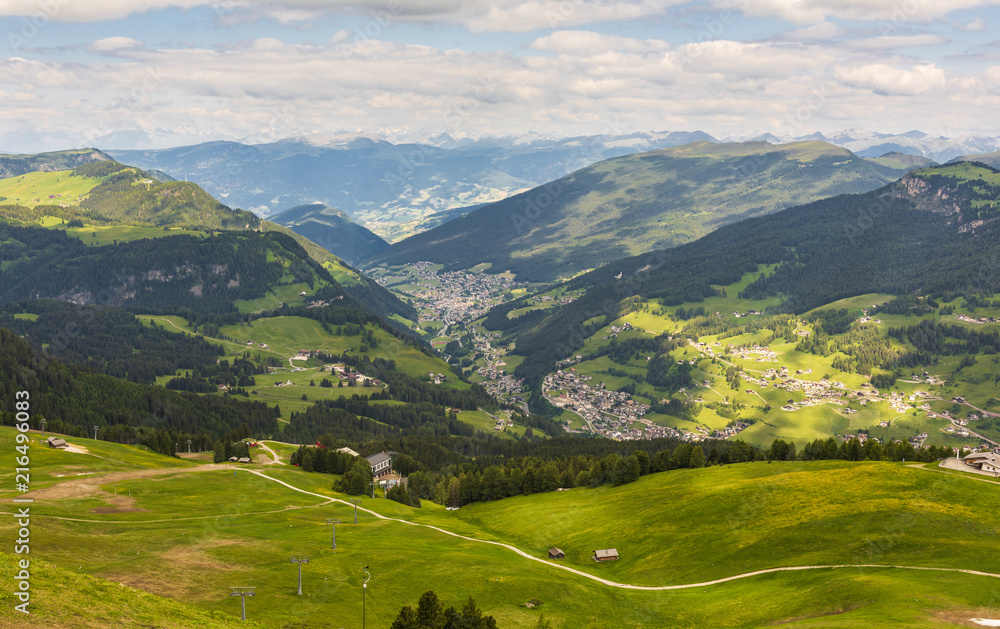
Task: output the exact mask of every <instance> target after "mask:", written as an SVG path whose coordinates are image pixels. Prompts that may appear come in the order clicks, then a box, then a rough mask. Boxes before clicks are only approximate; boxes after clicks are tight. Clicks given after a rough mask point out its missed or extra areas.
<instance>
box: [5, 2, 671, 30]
mask: <svg viewBox="0 0 1000 629" xmlns="http://www.w3.org/2000/svg"><path fill="white" fill-rule="evenodd" d="M689 2H690V0H633V1H630V2H621V1H620V0H473V1H468V0H466V1H463V0H426V1H421V2H410V1H406V0H273V1H268V2H266V3H264V2H261V1H260V0H229V1H227V2H224V3H217V2H213V1H210V0H89V1H87V2H81V1H79V0H49V3H48V4H45V5H43V4H40V3H39V2H38V0H0V16H33V15H36V14H38V13H39V7H40V6H51V7H52V9H51V10H49V9H45V10H44V12H45V13H46V17H47V18H48V19H49V20H53V21H59V22H96V21H101V20H113V19H120V18H124V17H127V16H129V15H132V14H135V13H145V12H149V11H155V10H160V9H166V8H181V9H191V8H194V7H199V6H203V7H214V8H215V9H216V10H217V11H218V13H219V16H220V19H222V20H223V22H224V23H232V22H233V21H234V20H235V21H236V22H238V21H239V15H240V13H241V12H250V13H251V14H261V15H265V16H268V17H271V18H274V19H276V20H278V21H280V22H282V23H298V22H302V21H304V20H309V19H311V18H313V17H315V16H317V15H322V14H323V13H335V14H354V15H366V16H372V17H373V19H381V20H386V19H389V20H400V21H412V22H435V21H440V22H448V23H453V24H459V25H461V26H464V27H466V28H468V29H470V30H471V31H473V32H496V31H506V32H526V31H531V30H535V29H544V28H567V27H574V26H580V25H582V24H589V23H595V22H619V21H625V20H638V19H644V18H648V17H652V16H658V15H663V14H665V12H666V10H667V9H669V8H670V7H672V6H677V5H683V4H688V3H689Z"/></svg>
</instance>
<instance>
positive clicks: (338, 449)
mask: <svg viewBox="0 0 1000 629" xmlns="http://www.w3.org/2000/svg"><path fill="white" fill-rule="evenodd" d="M337 452H343V453H345V454H350V455H351V456H361V455H360V454H358V453H357V452H355V451H354V450H351V449H350V448H337Z"/></svg>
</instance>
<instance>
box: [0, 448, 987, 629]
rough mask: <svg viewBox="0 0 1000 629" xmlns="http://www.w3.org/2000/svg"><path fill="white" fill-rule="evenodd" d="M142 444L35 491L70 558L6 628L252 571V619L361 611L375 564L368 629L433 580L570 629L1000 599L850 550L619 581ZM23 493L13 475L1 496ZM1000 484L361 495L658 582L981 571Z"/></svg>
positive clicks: (867, 615) (693, 473)
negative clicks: (200, 466)
mask: <svg viewBox="0 0 1000 629" xmlns="http://www.w3.org/2000/svg"><path fill="white" fill-rule="evenodd" d="M13 434H14V431H13V430H12V429H10V428H3V429H0V447H3V448H5V449H9V448H10V446H11V445H12V441H13ZM74 441H81V442H84V441H85V440H74ZM270 445H271V446H272V447H275V448H276V449H277V446H280V444H273V443H272V444H270ZM97 448H103V449H101V452H102V453H104V454H109V455H111V458H116V459H118V460H122V461H125V460H130V459H129V457H130V456H132V455H129V454H127V453H126V451H125V450H124V449H123V447H122V446H117V445H114V444H106V445H99V446H98V445H95V450H96V449H97ZM119 450H121V451H119ZM290 450H291V448H290V447H289V446H281V449H280V450H279V451H282V452H285V453H290ZM144 456H149V457H151V459H152V460H154V461H159V460H162V459H168V457H162V456H161V455H152V454H149V455H144ZM58 458H66V459H67V460H71V461H73V463H72V465H83V466H85V467H86V466H91V465H95V464H97V463H98V462H100V460H98V459H95V458H94V457H90V456H88V455H81V454H72V453H66V452H55V451H53V452H52V453H51V455H50V458H42V457H41V456H38V458H37V461H38V463H37V465H38V468H37V471H38V473H39V474H50V473H51V472H53V471H55V470H56V469H59V468H60V466H65V465H66V464H64V463H62V462H60V461H59V460H57V459H58ZM136 463H139V462H138V461H137V462H136ZM136 463H126V464H125V466H126V468H128V469H131V470H134V474H135V475H136V476H134V477H128V476H127V475H126V476H118V477H115V478H112V479H108V480H107V481H99V482H98V483H97V486H96V487H95V486H93V484H91V485H90V486H82V487H81V486H69V485H68V486H67V489H66V490H63V491H62V493H61V494H49V495H50V498H44V495H45V494H44V492H43V493H40V494H39V499H38V500H37V501H36V502H35V503H34V504H33V505H32V513H33V519H32V544H33V546H32V553H33V554H32V559H33V561H45V562H48V563H47V564H46V565H52V566H57V567H58V568H57V569H51V568H46V569H43V570H39V572H38V573H37V574H38V578H37V579H35V580H33V581H32V587H33V599H32V600H33V601H34V602H35V603H36V604H37V606H36V607H35V610H36V611H37V615H36V616H34V617H33V618H32V621H33V622H34V623H47V624H41V625H38V624H31V625H29V624H25V623H24V622H23V621H22V620H21V619H15V618H14V616H13V614H12V612H11V606H10V605H9V604H8V603H9V602H10V601H11V596H10V594H9V593H8V592H9V591H8V590H4V594H3V595H2V596H3V597H5V598H4V599H3V602H4V610H3V612H0V613H2V614H3V615H2V616H0V618H3V619H4V620H3V622H4V626H5V627H6V626H11V627H18V628H20V627H29V626H59V627H71V628H74V627H100V626H108V625H107V624H106V623H107V622H109V621H111V622H114V623H115V624H116V625H118V626H122V627H139V626H177V627H187V626H191V627H194V626H204V627H215V626H228V625H227V624H226V620H225V619H234V618H238V616H239V600H238V599H232V598H230V597H229V586H231V585H252V586H256V588H257V592H256V594H257V595H256V596H255V597H254V598H248V599H247V615H248V617H249V618H250V620H251V621H256V622H259V623H261V626H268V627H284V626H288V625H287V622H288V618H289V617H294V618H295V619H296V621H298V622H302V623H304V625H305V626H324V623H328V626H334V627H340V626H343V627H352V626H359V625H360V624H361V623H360V621H361V605H360V594H361V588H360V585H361V578H362V576H363V574H362V570H361V568H362V566H365V565H367V566H369V572H371V573H372V580H371V582H370V583H369V588H368V591H367V596H366V609H365V613H366V620H367V623H369V624H370V625H371V626H373V627H387V626H388V625H389V624H390V623H391V621H392V619H393V618H394V617H395V614H396V612H397V611H398V610H399V608H400V607H401V606H402V605H404V604H408V605H415V604H416V601H417V599H418V598H419V596H420V594H421V593H422V592H423V591H425V590H427V589H433V590H434V591H435V592H437V594H438V595H439V596H440V597H441V598H442V600H443V601H444V602H445V604H447V605H452V604H453V605H457V606H460V605H461V603H462V602H463V601H465V600H466V599H467V597H468V596H470V595H471V596H473V597H474V598H475V599H476V601H477V602H478V603H479V605H480V607H482V608H483V609H484V611H486V612H487V613H489V614H492V615H493V616H495V617H496V619H497V621H498V625H499V626H500V627H534V626H535V625H536V624H537V622H538V618H539V614H540V612H544V613H545V616H546V618H548V619H549V620H551V621H552V623H553V626H554V627H559V628H564V627H565V628H569V627H585V628H598V627H612V626H613V627H661V626H662V627H667V626H669V627H674V626H683V627H706V626H711V627H763V626H771V625H774V624H778V623H781V624H788V625H789V626H793V627H819V626H822V627H858V628H860V627H870V626H875V625H879V626H907V627H942V626H965V625H964V624H963V623H964V622H966V621H967V619H968V618H973V617H987V618H996V617H1000V579H997V578H991V577H984V576H974V575H968V574H961V573H954V572H926V571H910V570H901V569H884V568H860V567H858V568H846V569H839V570H830V569H825V570H808V571H797V572H777V573H771V574H764V575H760V576H754V577H748V578H742V579H738V580H735V581H730V582H726V583H720V584H717V585H712V586H703V587H696V588H691V589H681V590H660V591H639V590H628V589H621V588H616V587H610V586H607V585H603V584H601V583H598V582H596V581H593V580H590V579H588V578H586V577H584V576H580V575H575V574H572V573H569V572H566V571H563V570H561V569H559V568H558V567H557V566H553V565H548V564H546V563H543V562H540V561H533V560H532V559H529V558H527V557H523V556H520V555H518V554H516V553H514V552H513V551H511V550H509V549H506V548H503V547H500V546H495V545H489V544H483V543H481V542H475V541H470V540H463V539H458V538H456V537H453V536H449V535H447V534H445V533H444V532H442V531H437V530H433V529H429V528H422V527H415V526H412V525H407V524H404V523H400V522H394V521H385V520H377V519H376V518H375V517H374V516H372V515H370V514H369V513H367V512H364V511H361V512H359V518H358V524H357V525H354V523H353V522H354V511H353V507H352V506H350V505H346V504H341V503H329V502H328V501H327V497H331V498H336V497H343V496H338V495H337V494H335V493H334V492H332V491H331V490H330V486H331V484H332V482H333V480H334V477H333V476H330V475H325V474H307V473H304V472H302V471H301V470H299V469H298V468H290V467H288V466H249V468H250V469H256V470H258V471H262V472H264V473H265V474H267V475H268V476H271V477H273V478H276V479H280V480H283V481H285V482H288V483H291V484H292V485H293V486H296V487H300V488H302V489H304V490H307V491H310V492H314V493H317V494H320V495H319V496H313V495H307V494H303V493H297V492H295V491H293V490H291V489H288V488H287V487H284V486H282V485H279V484H277V483H275V482H272V481H269V480H267V479H264V478H260V477H258V476H254V475H252V474H250V473H249V472H247V471H234V470H235V469H236V467H238V466H225V469H222V470H218V471H210V470H211V468H207V469H206V470H199V471H186V470H185V469H184V468H181V467H178V468H165V467H162V465H161V464H160V463H155V464H153V465H146V466H144V467H141V468H140V467H139V466H138V465H137V464H136ZM187 467H190V466H187ZM116 470H117V471H126V472H127V471H128V470H127V469H126V470H121V469H118V468H116ZM149 474H153V475H152V476H149ZM143 475H145V476H143ZM7 486H9V484H5V485H4V487H7ZM73 487H76V489H73ZM46 491H51V490H46ZM129 492H131V497H130V498H127V497H128V495H129ZM115 493H117V497H115ZM12 495H13V494H12V492H11V491H9V490H6V491H2V492H0V498H8V499H9V498H10V497H12ZM998 495H1000V494H997V486H996V485H994V484H989V483H984V482H980V481H977V480H974V479H967V478H964V477H963V476H961V475H957V474H945V473H940V472H936V471H933V470H929V469H923V468H911V467H906V466H903V465H901V464H886V463H876V464H849V463H844V462H820V463H775V464H765V463H755V464H743V465H734V466H727V467H724V468H708V469H702V470H679V471H674V472H666V473H660V474H653V475H650V476H646V477H643V478H641V479H640V480H639V481H638V482H636V483H632V484H629V485H625V486H623V487H618V488H613V487H600V488H596V489H590V488H586V489H574V490H571V491H567V492H556V493H550V494H537V495H533V496H521V497H516V498H509V499H505V500H502V501H499V502H495V503H479V504H475V505H472V506H466V507H463V508H462V509H460V510H458V511H453V512H451V511H445V510H444V509H443V508H442V507H440V506H438V505H434V504H432V503H426V502H425V506H424V508H423V509H413V508H410V507H404V506H403V505H400V504H398V503H394V502H391V501H387V500H384V499H382V498H376V499H374V500H372V499H371V498H362V501H361V505H360V506H361V507H362V508H363V509H374V510H375V511H376V512H379V513H383V514H385V515H387V516H389V517H394V518H402V519H405V520H410V521H413V522H417V523H421V524H427V525H433V526H437V527H440V528H442V529H444V530H446V531H453V532H455V533H458V534H461V535H466V536H468V537H472V538H477V539H483V540H493V541H502V542H504V543H508V544H512V545H514V546H515V547H517V548H519V549H521V550H523V551H524V552H526V553H527V554H528V555H530V556H531V557H535V558H538V559H543V558H544V557H545V553H546V551H547V549H548V548H550V547H552V546H558V547H559V548H561V549H563V550H564V551H565V552H566V559H565V560H562V561H559V562H556V563H557V564H558V565H565V566H568V567H572V568H574V569H577V570H580V571H582V572H584V573H586V574H589V575H594V576H599V577H601V578H604V579H609V580H611V581H614V582H617V583H625V584H639V585H649V586H654V587H659V586H670V585H683V584H691V583H698V582H702V581H708V580H714V579H719V578H723V577H727V576H735V575H739V574H743V573H745V572H749V571H753V570H759V569H769V568H777V567H782V566H786V567H787V566H803V565H840V564H847V565H859V564H879V565H887V564H898V565H907V566H924V567H941V568H966V567H970V565H971V566H972V567H973V568H977V569H985V570H987V571H989V562H983V561H979V560H973V558H976V557H980V558H981V557H989V556H991V555H992V554H995V553H996V551H997V550H998V548H997V545H998V544H1000V542H998V541H997V540H998V539H1000V538H998V536H997V533H998V532H1000V509H998V508H997V507H998V506H1000V505H998V500H1000V499H998V498H997V496H998ZM56 496H58V497H56ZM331 517H335V518H339V519H340V521H341V524H338V525H337V550H336V551H333V550H331V549H330V544H331V533H332V529H331V525H329V524H327V523H326V520H327V519H328V518H331ZM59 518H74V519H59ZM612 547H613V548H617V549H618V551H619V553H620V557H621V558H620V560H619V561H617V562H610V563H605V564H597V563H595V562H594V561H593V560H592V559H591V558H590V556H591V554H592V553H593V551H594V550H595V549H597V548H612ZM291 555H307V556H309V557H310V563H309V564H306V565H304V566H303V590H304V596H303V597H298V596H296V594H295V591H296V574H297V573H296V566H295V565H293V564H289V563H288V557H289V556H291ZM12 571H13V566H12V564H11V562H10V560H9V555H4V556H3V560H2V561H0V572H2V573H3V574H2V575H0V576H2V577H3V578H8V579H9V578H11V574H12ZM92 577H99V578H101V579H107V580H108V581H107V582H102V581H95V580H93V578H92ZM118 583H124V584H125V585H126V586H133V587H137V588H140V589H142V590H145V591H146V592H149V593H151V594H154V595H157V596H160V597H166V599H168V600H158V599H156V598H151V597H148V596H146V595H142V594H139V593H136V592H134V591H133V590H130V589H128V588H122V587H121V586H119V585H117V584H118ZM63 588H68V589H67V590H65V591H64V590H63ZM74 588H79V590H77V589H74ZM112 592H114V594H113V595H112ZM82 593H88V594H92V595H93V596H95V597H97V598H96V599H95V600H94V601H93V602H92V603H91V604H89V605H80V606H77V607H73V608H72V611H69V610H70V608H69V606H68V605H67V604H65V602H66V601H77V600H82V599H81V594H82ZM532 598H536V599H539V600H541V601H542V606H541V608H540V609H538V608H534V609H533V608H528V607H525V606H524V603H525V602H527V601H528V600H529V599H532ZM175 601H176V602H175ZM213 614H214V615H213ZM157 615H160V618H159V619H158V618H157ZM220 615H221V616H220ZM173 617H176V618H177V620H176V621H167V620H166V618H173ZM199 619H200V620H199ZM199 621H200V622H201V623H202V624H198V623H199ZM18 622H20V623H21V624H15V623H18ZM101 623H105V624H103V625H102V624H101ZM250 626H253V625H250Z"/></svg>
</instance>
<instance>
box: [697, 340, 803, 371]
mask: <svg viewBox="0 0 1000 629" xmlns="http://www.w3.org/2000/svg"><path fill="white" fill-rule="evenodd" d="M715 345H716V346H718V345H720V343H716V344H715ZM728 350H729V353H730V354H731V355H733V356H735V357H737V358H743V359H744V360H752V361H754V362H758V363H776V362H778V353H777V352H775V351H774V350H773V349H771V348H770V347H761V346H760V345H752V346H750V347H734V346H733V345H730V346H729V347H728ZM810 371H811V370H810Z"/></svg>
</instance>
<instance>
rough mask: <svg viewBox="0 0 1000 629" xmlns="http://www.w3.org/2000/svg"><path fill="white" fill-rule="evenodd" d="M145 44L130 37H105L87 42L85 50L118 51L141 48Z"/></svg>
mask: <svg viewBox="0 0 1000 629" xmlns="http://www.w3.org/2000/svg"><path fill="white" fill-rule="evenodd" d="M144 46H145V44H144V43H142V42H141V41H139V40H137V39H132V38H131V37H106V38H104V39H98V40H97V41H95V42H93V43H91V44H88V45H87V50H89V51H90V52H105V53H110V52H119V51H123V50H134V49H136V48H142V47H144Z"/></svg>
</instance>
